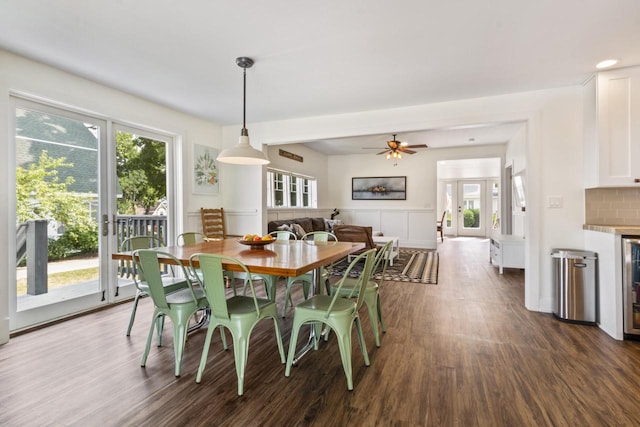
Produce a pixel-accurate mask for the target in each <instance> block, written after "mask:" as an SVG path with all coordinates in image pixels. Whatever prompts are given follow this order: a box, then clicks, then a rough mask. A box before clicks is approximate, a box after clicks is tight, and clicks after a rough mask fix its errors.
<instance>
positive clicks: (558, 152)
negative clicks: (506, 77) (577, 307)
mask: <svg viewBox="0 0 640 427" xmlns="http://www.w3.org/2000/svg"><path fill="white" fill-rule="evenodd" d="M504 121H524V122H526V123H527V127H526V146H525V155H524V159H525V162H526V164H525V169H526V170H527V185H528V189H527V195H528V201H527V202H528V204H529V208H528V212H527V220H526V224H525V229H526V232H525V234H526V237H527V239H526V242H527V246H526V255H525V257H526V266H527V269H526V270H525V282H526V284H525V288H526V289H525V305H526V306H527V308H529V309H531V310H539V311H545V312H550V311H551V309H552V306H551V304H552V298H551V297H552V283H551V261H550V257H549V253H550V250H551V248H553V247H558V246H563V245H564V246H571V247H576V248H581V247H583V245H584V238H583V232H582V222H583V217H584V202H583V197H584V196H583V193H584V190H583V186H582V155H583V150H582V99H581V88H580V87H577V86H575V87H567V88H561V89H553V90H544V91H535V92H525V93H516V94H509V95H501V96H493V97H486V98H476V99H468V100H462V101H452V102H443V103H437V104H428V105H421V106H414V107H406V108H397V109H389V110H377V111H367V112H360V113H353V114H342V115H334V116H322V117H311V118H304V119H295V120H284V121H277V122H265V123H255V124H251V125H250V126H249V127H250V129H251V132H252V135H253V138H254V141H256V142H258V143H268V144H278V143H282V144H284V143H289V142H304V141H313V140H316V139H323V138H338V137H344V136H356V135H370V134H375V133H394V132H409V131H412V130H419V129H433V128H441V127H448V126H457V125H464V124H470V123H483V122H504ZM425 152H426V153H427V156H428V155H431V154H429V153H430V150H425ZM420 155H422V154H420ZM347 157H349V156H345V159H344V160H336V161H334V160H330V162H329V176H330V177H331V178H330V179H332V180H333V179H336V180H340V179H341V178H340V176H343V177H345V179H346V178H349V177H350V176H356V175H355V173H358V174H360V173H362V172H363V168H364V166H362V165H361V164H360V162H359V160H358V159H361V157H360V156H356V157H354V158H350V157H349V158H347ZM413 157H414V158H415V159H407V160H408V161H407V162H404V160H405V159H404V158H403V159H402V162H403V163H402V168H405V169H404V170H409V169H414V168H416V169H420V170H421V172H419V174H420V175H418V178H417V179H416V178H413V175H412V178H411V180H410V181H409V183H408V186H409V189H411V188H413V189H415V188H416V187H413V185H414V184H413V182H415V183H417V185H418V189H420V186H423V187H424V188H433V189H434V190H433V191H432V192H433V194H435V179H436V178H435V159H432V160H430V163H429V164H427V165H426V166H425V164H423V163H422V162H423V161H425V159H420V160H418V159H419V157H418V155H416V156H413ZM424 157H426V156H424ZM470 157H472V156H470ZM513 157H514V158H516V156H515V155H514V156H513ZM414 162H420V165H417V163H414ZM370 163H371V166H370V169H369V170H371V171H373V170H375V172H376V174H375V175H390V176H392V175H404V173H394V169H393V166H391V163H385V164H377V163H373V160H372V161H371V162H370ZM399 167H400V164H399V166H398V167H397V168H399ZM396 170H397V169H396ZM353 171H355V172H353ZM337 174H339V176H335V175H337ZM406 175H407V176H409V173H407V174H406ZM257 191H259V189H258V190H257ZM330 191H333V190H330ZM335 191H338V193H337V194H333V193H330V194H331V196H330V200H331V201H332V202H333V204H336V205H337V204H338V203H349V204H350V203H351V201H350V199H349V197H347V195H346V194H348V193H346V191H348V190H345V189H338V190H335ZM410 191H413V190H410ZM428 192H429V190H425V194H428ZM256 194H257V192H256ZM253 195H254V194H253V193H249V194H247V196H248V197H253ZM550 195H554V196H560V197H562V200H563V205H562V207H561V208H559V209H549V208H547V205H546V201H547V200H548V197H549V196H550ZM369 203H373V202H369ZM255 206H256V208H257V209H259V208H260V205H258V204H256V205H255ZM364 207H367V206H366V205H365V206H364ZM399 207H400V208H401V209H413V208H419V209H431V210H434V208H435V196H424V197H423V196H417V197H414V196H411V197H410V199H409V200H407V201H406V202H404V203H403V205H401V206H400V205H399ZM266 216H267V215H266V212H263V217H264V218H265V224H266ZM434 218H435V217H434ZM434 233H435V231H434Z"/></svg>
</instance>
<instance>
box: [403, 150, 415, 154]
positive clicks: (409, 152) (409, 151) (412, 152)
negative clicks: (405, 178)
mask: <svg viewBox="0 0 640 427" xmlns="http://www.w3.org/2000/svg"><path fill="white" fill-rule="evenodd" d="M399 151H402V152H403V153H407V154H416V153H417V151H413V150H399Z"/></svg>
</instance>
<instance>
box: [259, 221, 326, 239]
mask: <svg viewBox="0 0 640 427" xmlns="http://www.w3.org/2000/svg"><path fill="white" fill-rule="evenodd" d="M292 224H298V225H299V226H300V227H302V230H304V233H310V232H312V231H329V230H328V229H327V225H326V223H325V219H324V218H293V219H280V220H277V221H269V224H267V231H268V232H269V233H271V232H273V231H278V230H281V229H283V228H282V227H283V226H285V227H284V229H290V228H293V227H291V225H292ZM291 231H293V232H294V233H296V235H298V238H300V237H302V236H300V235H299V234H300V233H299V232H296V231H295V230H294V229H291ZM304 233H303V234H304Z"/></svg>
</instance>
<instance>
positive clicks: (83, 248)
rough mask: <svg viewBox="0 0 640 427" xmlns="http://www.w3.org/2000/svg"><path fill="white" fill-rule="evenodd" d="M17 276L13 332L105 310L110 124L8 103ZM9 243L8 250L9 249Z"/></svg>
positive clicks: (48, 107) (27, 102) (28, 103)
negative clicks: (103, 222) (102, 217)
mask: <svg viewBox="0 0 640 427" xmlns="http://www.w3.org/2000/svg"><path fill="white" fill-rule="evenodd" d="M11 105H12V111H13V112H14V114H13V117H12V118H13V124H14V131H15V132H14V140H13V148H14V150H15V180H16V182H15V184H16V193H15V199H14V200H15V210H14V211H13V212H15V223H16V240H15V249H16V276H15V279H16V280H15V286H10V304H9V306H10V329H11V330H17V329H21V328H24V327H27V326H30V325H34V324H38V323H42V322H46V321H49V320H51V319H55V318H59V317H62V316H65V315H68V314H70V313H75V312H79V311H83V310H87V309H90V308H94V307H98V306H101V305H104V304H106V303H107V302H108V301H107V300H108V299H107V297H106V295H105V292H104V291H105V289H106V283H107V281H108V274H109V269H108V268H103V267H104V266H105V265H110V264H105V259H106V255H107V254H108V252H109V250H108V247H107V245H108V241H107V240H105V239H103V238H102V236H101V235H100V233H99V228H100V227H99V217H98V214H99V212H100V209H101V206H102V205H103V204H104V203H105V200H106V199H105V195H106V180H104V179H103V178H104V176H105V174H104V171H106V170H107V161H108V159H107V156H106V148H107V144H106V140H107V138H106V129H107V123H106V122H105V121H104V120H102V119H99V118H95V117H90V116H87V115H84V114H80V113H77V112H73V111H69V110H65V109H62V108H58V107H54V106H51V105H45V104H41V103H37V102H33V101H30V100H26V99H22V98H17V97H12V98H11ZM13 245H14V242H9V247H13Z"/></svg>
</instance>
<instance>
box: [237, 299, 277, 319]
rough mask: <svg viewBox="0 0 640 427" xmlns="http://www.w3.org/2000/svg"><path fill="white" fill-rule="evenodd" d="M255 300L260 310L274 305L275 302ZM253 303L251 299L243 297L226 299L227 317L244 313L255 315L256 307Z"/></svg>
mask: <svg viewBox="0 0 640 427" xmlns="http://www.w3.org/2000/svg"><path fill="white" fill-rule="evenodd" d="M255 300H256V301H257V302H258V307H260V309H263V308H265V307H268V306H269V305H275V302H273V301H270V300H268V299H263V298H256V299H255ZM253 301H254V300H253V297H246V296H243V295H237V296H235V297H231V298H229V299H227V310H228V311H229V315H234V314H245V313H254V314H255V313H256V305H255V303H254V302H253Z"/></svg>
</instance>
